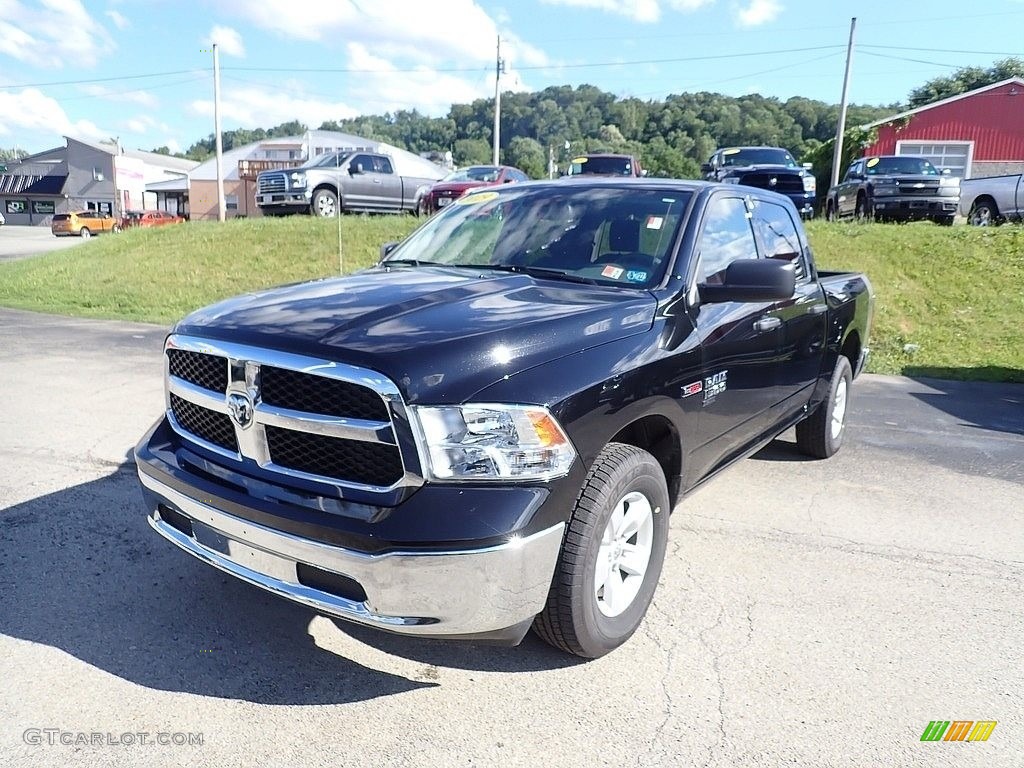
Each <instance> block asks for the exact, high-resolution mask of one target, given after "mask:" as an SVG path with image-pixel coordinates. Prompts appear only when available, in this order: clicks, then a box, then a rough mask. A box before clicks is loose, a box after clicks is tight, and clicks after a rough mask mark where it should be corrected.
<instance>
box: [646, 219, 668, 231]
mask: <svg viewBox="0 0 1024 768" xmlns="http://www.w3.org/2000/svg"><path fill="white" fill-rule="evenodd" d="M664 223H665V217H664V216H648V217H647V228H648V229H661V225H662V224H664Z"/></svg>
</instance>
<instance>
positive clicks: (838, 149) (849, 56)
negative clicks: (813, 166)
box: [831, 16, 857, 187]
mask: <svg viewBox="0 0 1024 768" xmlns="http://www.w3.org/2000/svg"><path fill="white" fill-rule="evenodd" d="M856 29H857V17H856V16H854V17H853V18H852V19H850V42H849V44H848V45H847V46H846V73H845V74H844V75H843V98H842V100H841V101H840V102H839V125H838V126H836V142H835V143H836V145H835V149H834V151H833V153H832V183H831V186H833V187H834V186H835V185H836V184H838V183H839V165H840V163H842V161H843V134H844V133H845V132H846V95H847V92H848V91H849V89H850V65H851V64H852V63H853V33H854V30H856Z"/></svg>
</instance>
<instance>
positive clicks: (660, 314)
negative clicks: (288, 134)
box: [135, 177, 873, 657]
mask: <svg viewBox="0 0 1024 768" xmlns="http://www.w3.org/2000/svg"><path fill="white" fill-rule="evenodd" d="M872 307H873V295H872V291H871V287H870V285H869V283H868V280H867V278H866V277H865V276H863V275H860V274H856V273H826V272H819V271H818V270H817V268H816V267H815V264H814V259H813V257H812V253H811V249H810V247H809V246H808V242H807V238H806V236H805V234H804V231H803V228H802V225H801V222H800V217H799V215H798V213H797V210H796V208H795V207H794V206H793V204H792V202H791V201H790V200H789V199H788V198H786V197H783V196H781V195H777V194H774V193H772V192H767V191H761V190H756V189H749V188H745V187H738V186H729V185H722V184H708V183H705V182H682V181H663V180H644V179H623V180H614V179H595V178H592V177H584V178H580V179H568V180H561V181H555V182H537V183H532V182H531V183H524V184H512V185H505V186H503V187H501V188H500V189H485V190H480V191H474V192H470V193H467V194H466V195H465V196H463V197H461V198H459V199H458V200H457V201H455V202H454V203H453V204H452V205H450V206H447V207H446V208H445V209H444V210H443V211H442V212H440V213H439V214H438V215H437V216H435V217H432V218H431V219H429V220H428V221H427V222H426V223H424V224H423V225H422V226H421V227H419V228H418V229H417V230H416V231H415V232H413V233H412V234H411V235H410V236H409V237H408V238H407V239H406V240H405V241H403V242H402V243H401V244H397V245H396V244H393V243H392V244H387V245H386V246H384V247H382V260H381V262H380V263H379V264H378V265H376V266H375V267H372V268H370V269H367V270H364V271H362V272H359V273H356V274H354V275H350V276H347V277H339V278H333V279H325V280H318V281H314V282H311V283H305V284H300V285H293V286H287V287H283V288H279V289H274V290H266V291H260V292H256V293H251V294H248V295H244V296H240V297H238V298H235V299H230V300H227V301H224V302H221V303H219V304H216V305H214V306H212V307H209V308H206V309H201V310H198V311H196V312H194V313H193V314H191V315H189V316H188V317H186V318H185V319H184V320H182V321H181V322H179V323H178V324H177V326H176V327H175V328H174V329H173V331H172V333H171V335H170V336H169V337H168V339H167V342H166V346H165V383H166V387H165V392H166V403H165V411H164V413H163V414H162V415H161V417H160V418H159V420H158V421H157V422H156V424H154V426H153V427H152V428H151V429H150V431H149V432H148V433H147V434H146V435H145V436H144V437H143V438H142V440H141V442H140V443H139V445H138V446H137V448H136V454H135V458H136V462H137V466H138V472H139V477H140V480H141V483H142V487H143V491H144V496H145V499H146V505H147V510H148V514H149V523H150V525H151V526H152V527H153V528H154V529H155V530H156V531H157V532H158V533H159V534H161V535H162V536H163V537H165V538H167V539H168V540H170V541H171V542H173V543H174V544H176V545H177V546H178V547H180V548H182V549H183V550H185V551H186V552H188V553H190V554H192V555H193V556H195V557H197V558H199V559H201V560H203V561H205V562H207V563H209V564H211V565H213V566H215V567H217V568H220V569H222V570H224V571H225V572H227V573H229V574H233V575H234V576H237V577H239V578H241V579H243V580H245V581H247V582H250V583H251V584H255V585H257V586H259V587H262V588H264V589H266V590H269V591H271V592H273V593H275V594H278V595H281V596H283V597H287V598H290V599H292V600H295V601H298V602H300V603H303V604H305V605H307V606H311V607H312V608H314V609H316V610H318V611H321V612H323V613H325V614H328V615H331V616H334V617H339V618H342V619H346V620H349V621H353V622H358V623H360V624H363V625H368V626H371V627H377V628H379V629H383V630H388V631H392V632H400V633H405V634H412V635H423V636H440V637H446V638H461V639H486V640H489V641H500V642H506V643H513V644H514V643H517V642H519V641H520V640H521V639H522V637H523V636H524V634H525V633H526V632H527V631H528V630H529V629H530V627H531V626H532V627H533V628H534V630H535V631H536V632H537V634H539V635H540V637H542V638H543V639H544V640H546V641H547V642H549V643H550V644H552V645H554V646H556V647H558V648H560V649H563V650H564V651H567V652H569V653H572V654H577V655H579V656H584V657H596V656H600V655H602V654H604V653H607V652H609V651H611V650H612V649H614V648H616V647H617V646H619V645H621V644H622V643H623V642H625V641H626V640H627V639H628V638H629V637H630V636H631V635H632V633H633V632H634V631H635V630H636V628H637V627H638V626H639V624H640V622H641V621H642V619H643V617H644V614H645V613H646V611H647V608H648V605H649V604H650V602H651V599H652V596H653V594H654V591H655V587H656V585H657V583H658V579H659V575H660V573H661V568H662V562H663V560H664V557H665V551H666V544H667V540H668V535H669V515H670V514H671V512H672V510H673V508H674V507H675V506H676V504H677V503H678V502H679V501H680V499H682V498H683V497H684V496H685V495H686V494H687V493H688V492H690V491H692V490H693V489H694V488H696V487H697V486H698V485H700V484H701V483H703V482H704V481H706V480H707V479H708V478H710V477H712V476H714V475H716V474H717V473H719V472H720V471H722V470H723V469H725V468H726V467H728V466H729V465H731V464H733V463H734V462H736V461H738V460H740V459H742V458H743V457H745V456H748V455H750V454H751V453H752V452H754V451H756V450H758V449H759V448H761V447H762V446H764V445H766V444H767V443H768V442H770V441H771V440H773V439H774V438H775V437H776V436H777V435H779V434H780V433H781V432H783V431H784V430H786V429H787V428H789V427H792V426H794V425H795V426H796V439H797V445H798V447H799V449H800V450H801V451H803V452H804V453H806V454H808V455H809V456H814V457H820V458H825V457H828V456H831V455H832V454H834V453H835V452H836V451H837V450H839V448H840V446H841V445H842V443H843V440H844V436H845V433H846V417H847V414H848V412H849V402H850V400H849V397H850V388H851V383H852V381H853V379H854V378H855V377H856V375H857V374H858V373H859V372H860V371H861V369H862V367H863V364H864V360H865V358H866V355H867V350H868V332H869V328H870V324H871V314H872ZM779 466H780V468H779V471H780V472H784V471H785V468H784V465H779ZM737 503H742V500H741V499H738V500H737Z"/></svg>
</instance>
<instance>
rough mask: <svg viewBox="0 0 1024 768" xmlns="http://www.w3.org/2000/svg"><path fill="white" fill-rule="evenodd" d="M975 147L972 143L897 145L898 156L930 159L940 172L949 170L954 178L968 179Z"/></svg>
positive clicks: (916, 142) (898, 143)
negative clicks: (915, 156) (945, 169)
mask: <svg viewBox="0 0 1024 768" xmlns="http://www.w3.org/2000/svg"><path fill="white" fill-rule="evenodd" d="M973 145H974V142H972V141H944V142H938V141H936V142H931V141H899V142H897V143H896V154H897V155H917V156H918V157H925V158H928V160H929V161H930V162H931V164H932V165H934V166H935V167H936V168H938V169H939V170H942V169H943V168H949V171H950V173H951V174H952V175H953V176H959V177H960V178H961V179H966V178H967V177H968V176H969V174H970V170H971V155H972V154H973V149H974V146H973Z"/></svg>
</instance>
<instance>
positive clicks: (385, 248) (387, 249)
mask: <svg viewBox="0 0 1024 768" xmlns="http://www.w3.org/2000/svg"><path fill="white" fill-rule="evenodd" d="M398 245H399V241H398V240H392V241H391V242H388V243H384V245H382V246H381V247H380V259H381V261H383V260H384V259H385V258H386V257H387V256H388V254H390V253H391V252H392V251H393V250H395V248H397V247H398Z"/></svg>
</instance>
